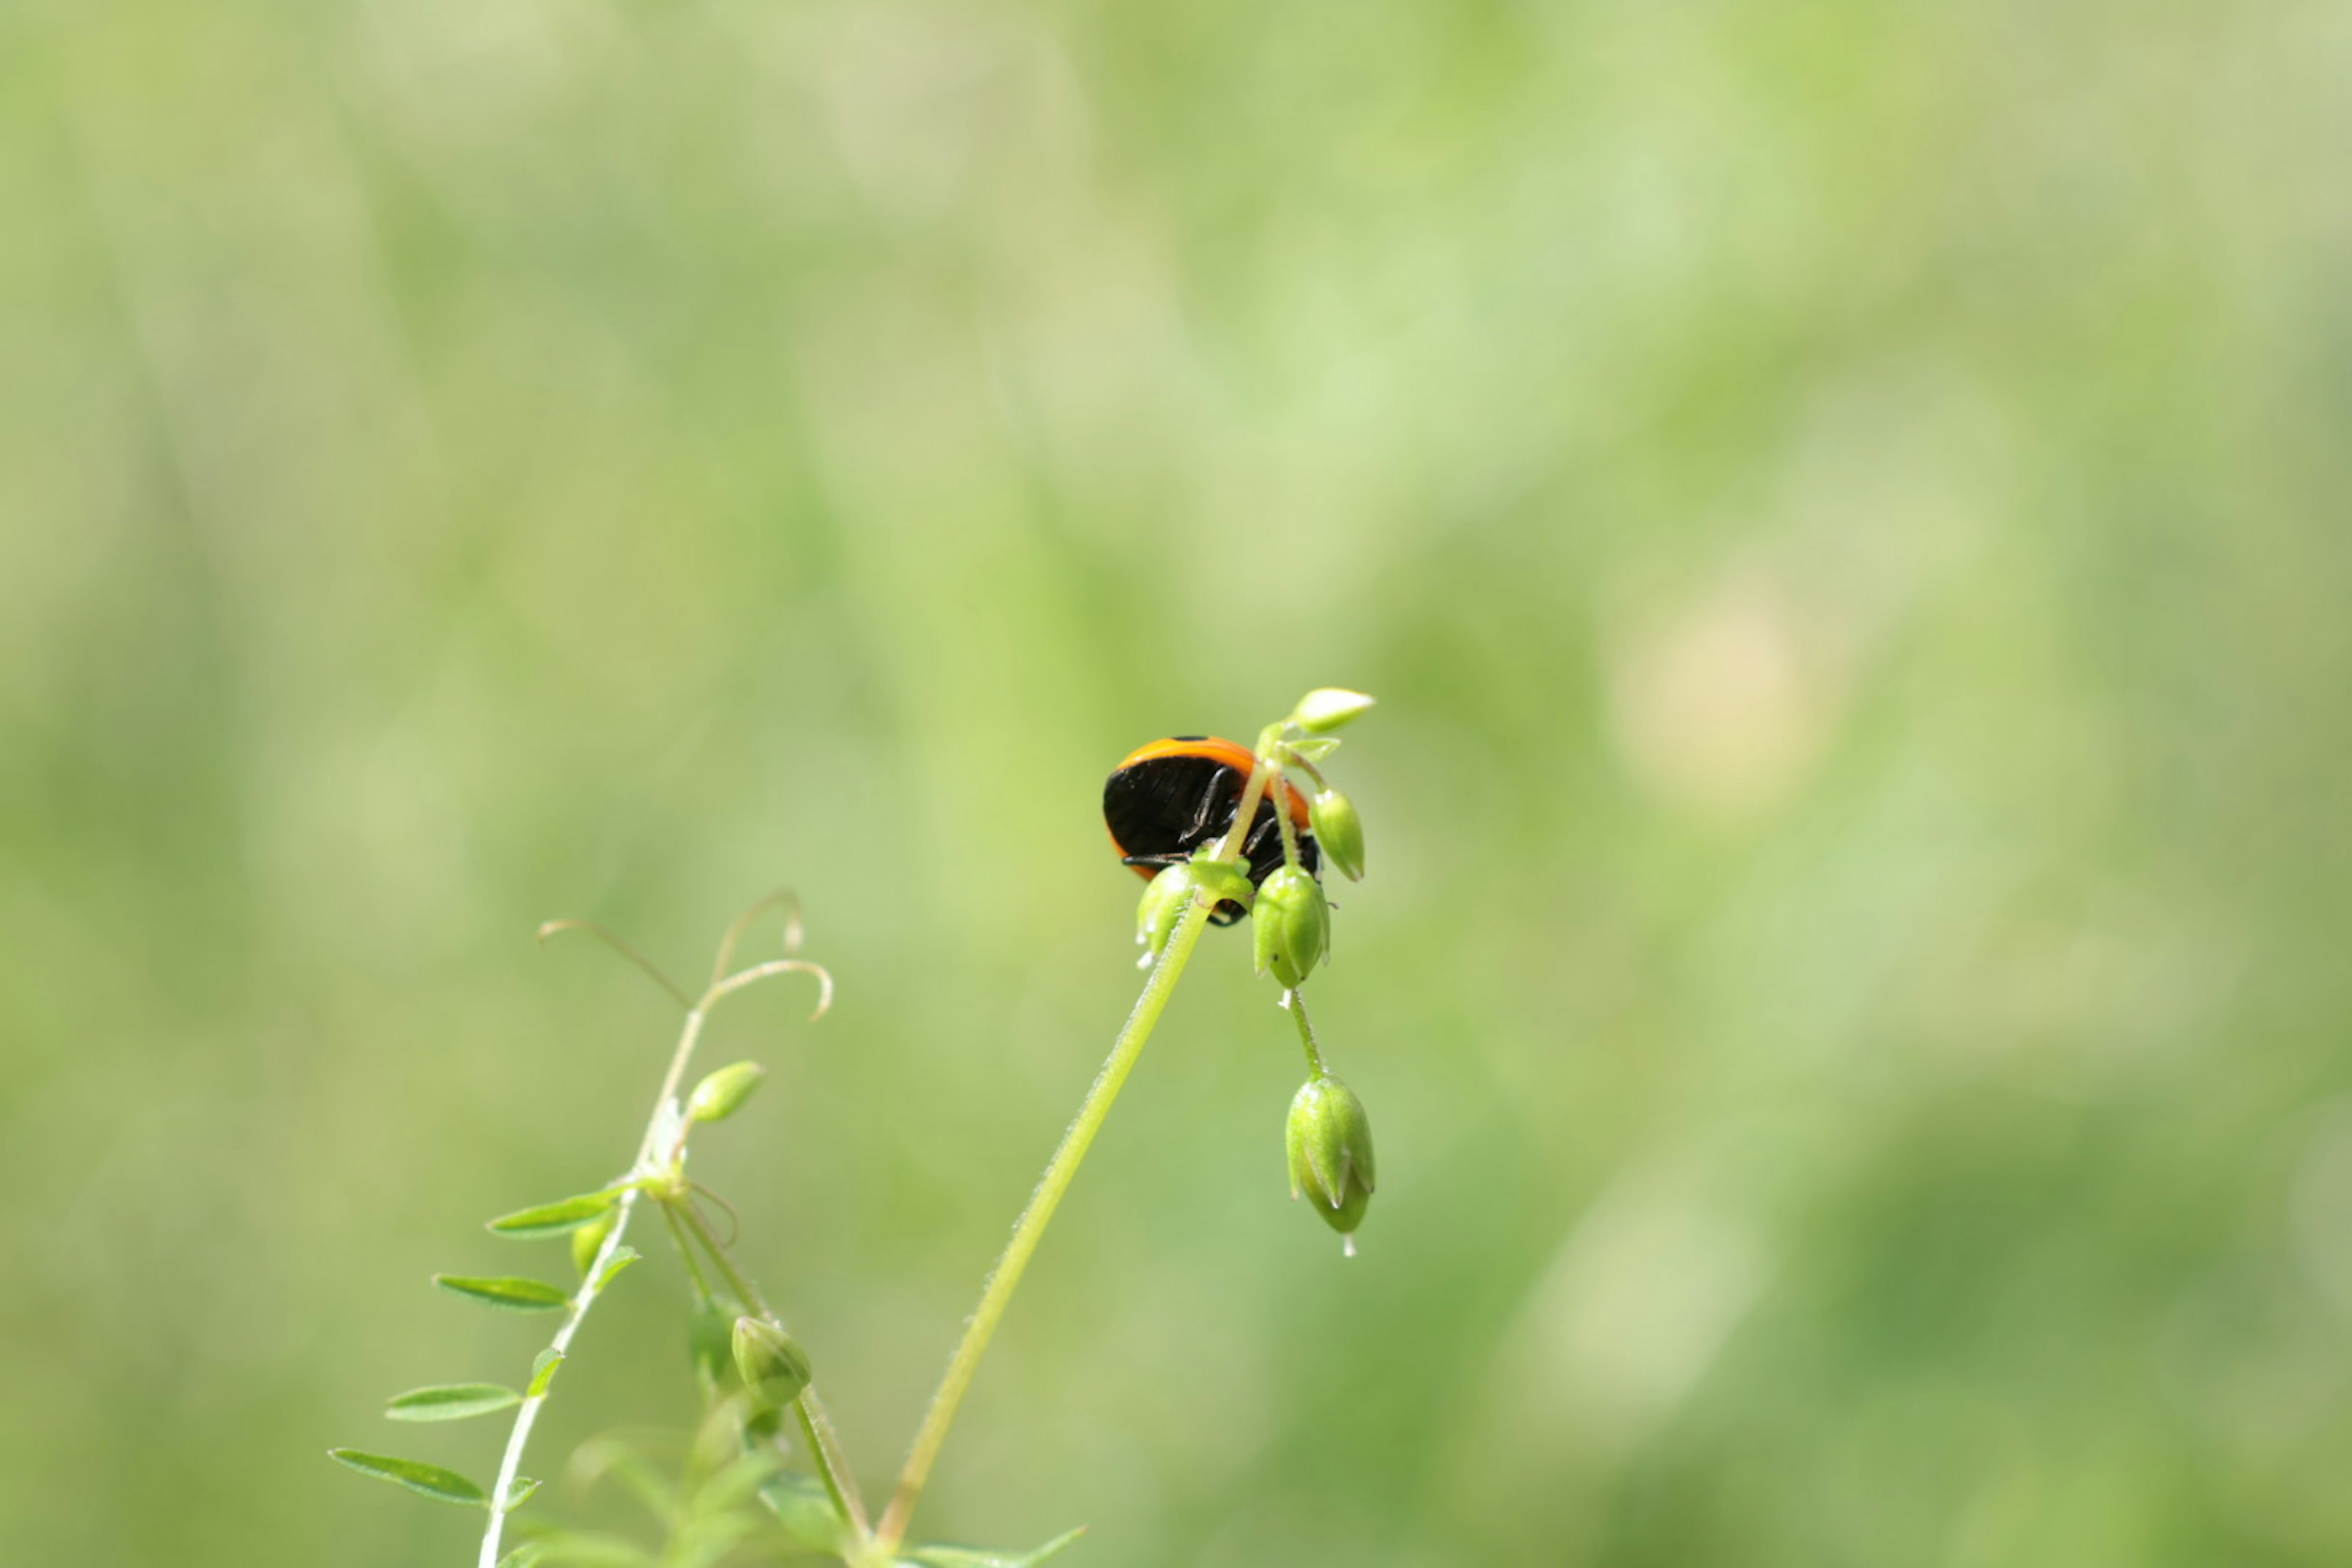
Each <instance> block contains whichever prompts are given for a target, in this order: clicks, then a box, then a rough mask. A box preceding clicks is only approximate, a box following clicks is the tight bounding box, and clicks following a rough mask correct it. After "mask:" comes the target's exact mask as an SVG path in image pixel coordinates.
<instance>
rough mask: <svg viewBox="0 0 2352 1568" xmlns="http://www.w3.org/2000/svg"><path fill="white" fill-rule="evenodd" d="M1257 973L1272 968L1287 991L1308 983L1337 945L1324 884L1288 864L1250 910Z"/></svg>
mask: <svg viewBox="0 0 2352 1568" xmlns="http://www.w3.org/2000/svg"><path fill="white" fill-rule="evenodd" d="M1250 926H1251V931H1252V935H1253V937H1254V938H1255V946H1256V954H1257V972H1258V973H1260V974H1264V973H1266V972H1267V971H1269V970H1271V971H1272V972H1273V973H1274V977H1275V979H1276V980H1277V981H1279V982H1281V984H1282V985H1283V987H1284V988H1285V989H1286V990H1296V989H1297V987H1298V986H1299V985H1300V984H1303V983H1305V981H1306V979H1307V975H1308V974H1309V973H1311V972H1312V971H1313V970H1314V968H1315V966H1316V965H1317V964H1318V963H1321V962H1322V961H1323V955H1324V954H1325V953H1327V952H1329V951H1330V947H1331V910H1330V906H1329V905H1328V904H1327V903H1325V902H1324V900H1323V884H1322V883H1320V882H1318V881H1317V880H1316V879H1314V878H1313V877H1311V876H1308V875H1307V872H1305V871H1304V870H1302V869H1300V868H1298V867H1297V866H1285V867H1283V868H1281V869H1280V870H1278V871H1276V872H1275V873H1274V875H1272V876H1270V877H1268V878H1267V879H1265V882H1264V883H1262V884H1261V885H1260V886H1259V888H1258V890H1257V902H1256V903H1255V905H1254V906H1252V908H1251V910H1250Z"/></svg>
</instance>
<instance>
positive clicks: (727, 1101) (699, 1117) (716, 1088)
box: [686, 1062, 768, 1121]
mask: <svg viewBox="0 0 2352 1568" xmlns="http://www.w3.org/2000/svg"><path fill="white" fill-rule="evenodd" d="M767 1076H768V1069H767V1068H763V1067H761V1065H760V1064H759V1063H758V1062H737V1063H736V1064H735V1065H734V1066H733V1067H724V1068H719V1070H718V1071H717V1072H715V1073H712V1074H711V1075H710V1076H709V1078H706V1079H703V1080H702V1081H701V1082H700V1083H698V1084H696V1085H695V1086H694V1092H693V1093H692V1094H691V1095H689V1096H688V1097H687V1101H686V1119H687V1120H688V1121H726V1120H727V1119H728V1118H729V1117H730V1116H732V1115H734V1114H735V1113H736V1112H737V1111H738V1110H741V1109H742V1108H743V1102H744V1101H745V1100H749V1099H751V1091H752V1090H753V1089H757V1088H759V1087H760V1080H761V1079H763V1078H765V1077H767Z"/></svg>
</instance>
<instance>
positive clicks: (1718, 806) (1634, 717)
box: [1607, 573, 1838, 823]
mask: <svg viewBox="0 0 2352 1568" xmlns="http://www.w3.org/2000/svg"><path fill="white" fill-rule="evenodd" d="M1607 663H1608V667H1609V682H1610V690H1609V698H1610V721H1611V728H1612V738H1613V739H1614V741H1615V742H1616V744H1617V748H1618V751H1619V752H1620V754H1621V755H1622V757H1623V759H1624V761H1625V763H1626V765H1627V767H1628V768H1629V769H1631V770H1632V772H1633V775H1634V777H1635V778H1636V779H1637V780H1638V781H1639V782H1640V783H1641V784H1642V785H1643V787H1644V788H1645V789H1646V790H1648V791H1649V792H1650V793H1651V794H1653V795H1656V796H1657V797H1658V798H1659V799H1661V800H1663V801H1664V802H1665V803H1666V804H1668V805H1673V806H1675V807H1676V808H1679V809H1681V810H1684V811H1687V812H1690V813H1692V814H1694V815H1697V816H1705V817H1707V818H1710V819H1713V820H1716V821H1720V822H1727V823H1742V822H1748V821H1753V820H1756V819H1758V818H1760V817H1763V816H1767V815H1769V813H1771V812H1772V811H1773V810H1774V809H1775V808H1777V807H1779V806H1780V805H1784V804H1785V803H1786V802H1787V801H1788V800H1789V799H1790V796H1791V795H1794V794H1795V792H1796V791H1797V790H1798V789H1800V788H1801V786H1802V785H1803V784H1804V782H1805V779H1806V776H1807V775H1808V774H1809V773H1811V769H1812V766H1813V764H1814V763H1815V762H1816V761H1817V760H1818V758H1819V757H1820V755H1821V752H1822V743H1823V742H1824V741H1825V740H1826V739H1827V738H1828V736H1829V733H1830V731H1831V729H1832V725H1833V722H1834V720H1835V717H1836V710H1837V707H1838V690H1837V683H1836V682H1835V681H1834V680H1833V679H1832V674H1831V671H1830V669H1829V668H1828V664H1827V660H1826V659H1825V658H1822V657H1821V655H1820V653H1819V652H1818V651H1817V650H1816V649H1815V648H1814V647H1812V646H1811V642H1810V640H1809V638H1808V637H1807V636H1806V631H1805V627H1804V625H1803V620H1802V616H1801V611H1800V609H1799V607H1798V606H1797V605H1794V604H1792V603H1791V602H1790V598H1789V596H1788V595H1787V594H1786V593H1785V592H1784V591H1783V590H1782V589H1781V588H1780V586H1779V585H1778V584H1775V583H1774V582H1772V581H1771V580H1770V579H1769V578H1768V577H1765V576H1763V575H1762V574H1755V573H1738V574H1733V575H1729V576H1727V577H1725V578H1724V579H1722V580H1720V581H1718V582H1717V583H1715V584H1712V585H1710V586H1708V587H1706V588H1705V589H1704V590H1702V591H1701V592H1699V593H1698V594H1696V595H1694V596H1692V597H1690V598H1688V599H1686V600H1685V601H1684V602H1681V603H1678V604H1667V605H1659V606H1652V607H1645V608H1643V609H1642V610H1640V611H1637V612H1635V613H1634V614H1633V615H1631V616H1626V617H1624V619H1623V621H1622V624H1621V626H1619V628H1618V629H1617V630H1616V631H1615V632H1614V633H1613V634H1612V637H1611V639H1610V646H1609V647H1608V649H1607Z"/></svg>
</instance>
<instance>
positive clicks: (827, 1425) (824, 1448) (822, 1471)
mask: <svg viewBox="0 0 2352 1568" xmlns="http://www.w3.org/2000/svg"><path fill="white" fill-rule="evenodd" d="M665 1206H666V1207H667V1208H668V1210H669V1212H670V1213H671V1214H673V1215H676V1216H677V1218H679V1219H680V1220H682V1221H683V1222H684V1223H685V1226H686V1227H687V1229H688V1231H690V1232H692V1233H693V1235H694V1237H695V1238H696V1239H697V1240H698V1241H700V1242H701V1243H702V1248H703V1250H704V1251H705V1252H706V1253H708V1254H709V1257H710V1261H711V1263H712V1264H713V1266H715V1267H716V1268H718V1270H719V1278H721V1279H724V1280H726V1281H727V1286H728V1289H731V1290H733V1291H734V1292H735V1294H736V1297H737V1299H738V1300H741V1301H742V1302H743V1303H744V1304H745V1305H746V1306H748V1307H750V1308H751V1310H753V1311H755V1312H757V1313H759V1314H760V1316H761V1317H762V1318H764V1319H766V1320H767V1321H769V1322H771V1323H773V1324H775V1326H776V1327H778V1328H780V1329H782V1328H783V1327H784V1323H783V1320H782V1319H781V1318H779V1317H777V1316H776V1314H775V1312H774V1310H772V1309H771V1308H770V1307H769V1305H768V1302H767V1299H766V1298H765V1297H763V1296H761V1294H760V1288H759V1287H758V1286H757V1285H754V1284H752V1283H751V1278H750V1277H749V1276H748V1275H746V1274H745V1273H744V1272H743V1271H742V1270H741V1269H740V1268H736V1267H735V1260H734V1259H733V1258H730V1257H728V1256H727V1248H726V1247H723V1246H721V1245H720V1244H719V1237H718V1234H717V1233H716V1232H714V1231H713V1230H712V1229H711V1228H710V1222H709V1220H707V1219H705V1218H703V1217H702V1215H700V1214H699V1213H698V1212H697V1211H696V1209H695V1208H694V1206H693V1205H690V1204H684V1203H678V1204H670V1205H665ZM793 1414H794V1415H797V1416H799V1418H800V1424H801V1436H803V1437H804V1438H806V1439H807V1440H808V1446H809V1454H810V1456H811V1457H812V1458H814V1459H815V1460H816V1468H817V1474H818V1477H819V1478H820V1479H822V1480H823V1481H824V1489H825V1493H826V1495H827V1496H829V1497H831V1498H832V1499H833V1506H834V1507H835V1509H836V1510H839V1511H840V1514H841V1517H842V1518H843V1519H845V1520H846V1521H849V1528H850V1531H851V1533H852V1534H853V1535H855V1536H856V1542H857V1549H858V1551H859V1552H861V1553H863V1552H865V1550H866V1545H867V1543H868V1542H871V1541H872V1540H873V1539H874V1527H873V1526H872V1525H871V1524H869V1523H867V1522H866V1500H865V1499H864V1498H863V1497H861V1496H859V1495H858V1490H857V1477H856V1474H854V1473H853V1472H852V1471H851V1469H850V1468H849V1457H848V1455H847V1454H846V1453H845V1452H844V1451H843V1449H842V1447H841V1435H840V1433H838V1432H837V1431H835V1429H834V1425H833V1416H832V1415H831V1414H830V1413H828V1412H827V1411H826V1409H825V1407H824V1400H822V1399H820V1398H819V1397H818V1396H817V1392H816V1386H815V1384H810V1385H809V1386H808V1387H806V1388H804V1389H803V1390H801V1394H800V1397H799V1398H798V1399H795V1400H794V1401H793Z"/></svg>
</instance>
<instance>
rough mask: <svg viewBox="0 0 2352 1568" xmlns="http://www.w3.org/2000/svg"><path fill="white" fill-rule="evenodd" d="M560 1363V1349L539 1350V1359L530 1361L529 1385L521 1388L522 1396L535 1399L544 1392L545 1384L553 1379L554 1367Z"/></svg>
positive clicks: (561, 1353) (561, 1357)
mask: <svg viewBox="0 0 2352 1568" xmlns="http://www.w3.org/2000/svg"><path fill="white" fill-rule="evenodd" d="M562 1364H563V1352H562V1351H560V1350H555V1349H552V1348H550V1349H548V1350H543V1351H541V1352H539V1359H538V1360H537V1361H535V1362H532V1363H530V1387H528V1388H526V1389H524V1390H523V1397H524V1398H525V1399H537V1398H538V1397H539V1396H540V1395H541V1394H545V1393H546V1392H547V1385H548V1384H551V1383H553V1382H554V1381H555V1373H556V1369H557V1368H559V1367H561V1366H562Z"/></svg>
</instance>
